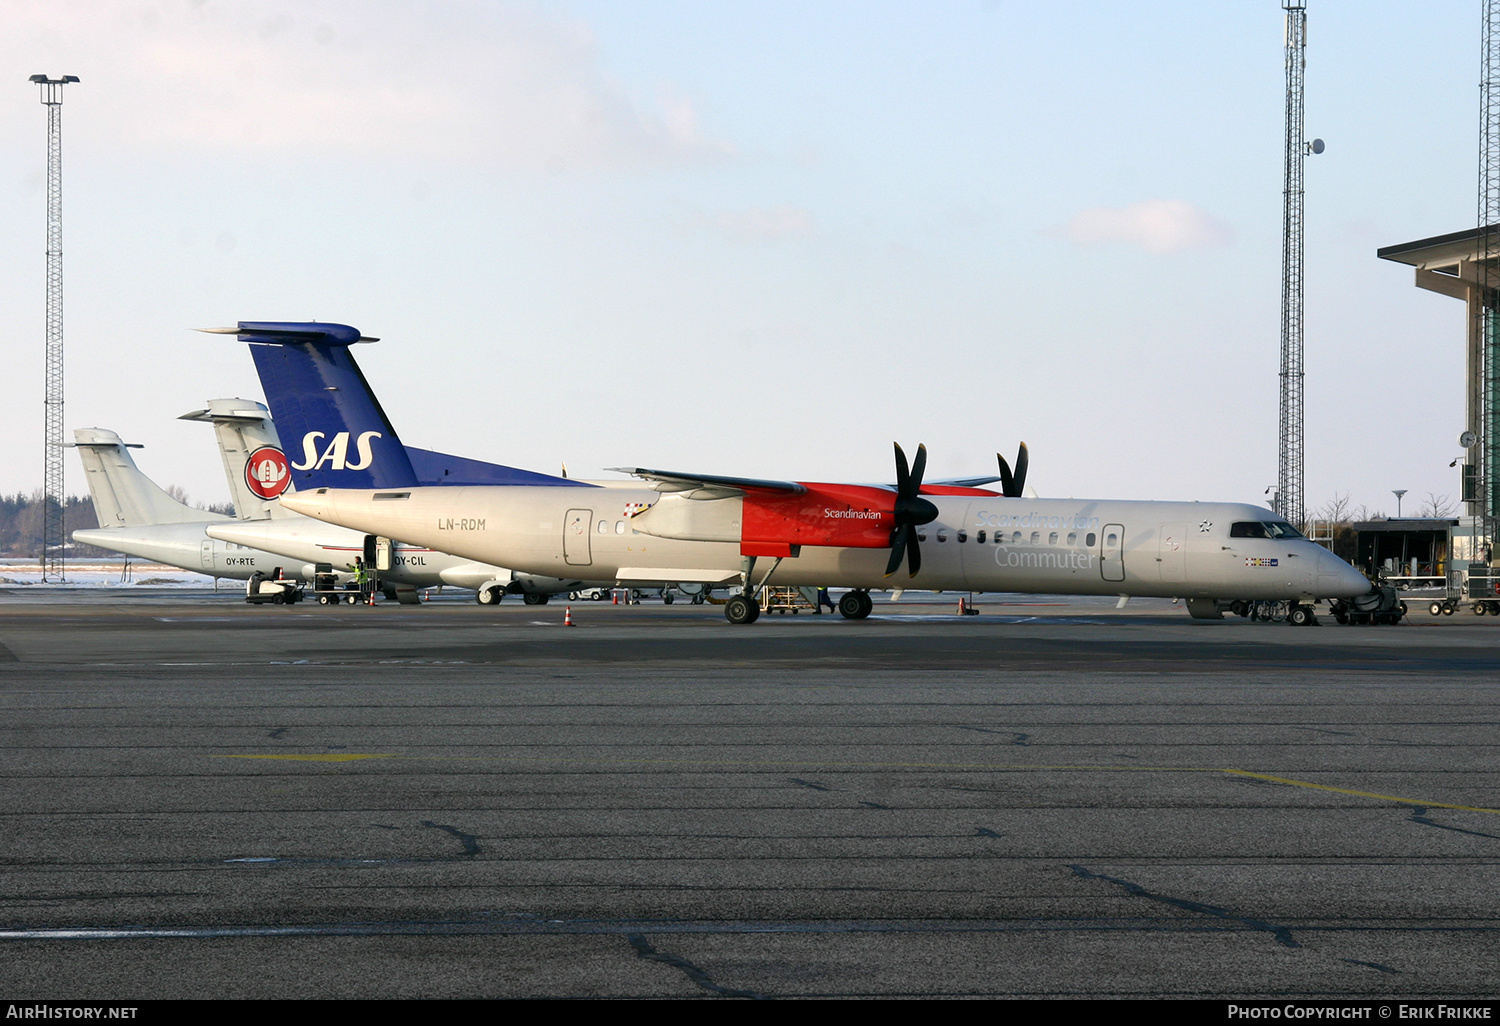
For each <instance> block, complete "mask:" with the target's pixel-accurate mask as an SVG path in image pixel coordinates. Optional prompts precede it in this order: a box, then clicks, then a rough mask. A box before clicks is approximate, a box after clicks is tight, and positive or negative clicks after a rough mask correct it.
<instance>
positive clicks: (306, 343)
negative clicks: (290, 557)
mask: <svg viewBox="0 0 1500 1026" xmlns="http://www.w3.org/2000/svg"><path fill="white" fill-rule="evenodd" d="M207 330H209V331H211V332H214V333H216V334H233V335H235V336H237V337H238V338H239V340H240V341H241V342H248V343H250V352H251V354H252V355H253V356H254V358H255V369H256V371H258V372H259V374H260V382H261V387H262V388H264V389H265V393H266V403H267V405H268V406H270V408H271V415H272V417H273V418H274V419H275V423H276V428H277V431H278V432H279V433H280V435H281V439H282V444H283V445H284V446H285V447H286V455H287V460H288V462H289V463H290V464H291V472H292V483H293V484H294V485H295V486H296V487H297V488H298V489H299V490H304V491H305V490H307V489H312V488H410V487H412V486H415V485H433V484H437V485H441V484H449V485H464V484H468V485H472V484H486V485H489V484H500V485H504V484H509V485H563V486H568V485H573V486H577V485H579V484H580V483H581V482H576V481H570V480H568V479H567V478H560V477H552V476H550V475H548V474H536V473H532V472H531V471H526V470H518V469H516V468H514V467H506V466H501V465H499V464H494V463H484V462H482V461H480V460H471V459H465V458H464V457H461V456H448V455H445V454H443V453H438V452H432V451H429V450H426V449H415V448H408V447H406V446H404V445H402V444H401V440H400V439H399V438H398V437H397V435H396V431H395V428H393V427H392V426H391V422H390V418H389V417H387V416H386V415H385V410H383V409H381V407H380V401H379V400H378V399H376V398H375V393H374V391H373V390H372V389H371V388H370V385H369V383H368V382H367V381H366V380H365V376H364V374H363V373H362V372H361V371H360V369H359V364H358V363H356V362H355V360H354V355H353V354H352V353H351V352H350V350H349V347H350V346H352V345H354V344H355V343H357V342H376V341H379V340H378V339H373V338H367V337H365V336H363V335H361V334H360V333H359V330H358V329H356V328H351V327H350V326H349V325H347V324H320V323H317V322H288V321H240V322H239V325H238V326H237V327H235V328H211V329H207Z"/></svg>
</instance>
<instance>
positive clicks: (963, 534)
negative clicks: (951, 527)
mask: <svg viewBox="0 0 1500 1026" xmlns="http://www.w3.org/2000/svg"><path fill="white" fill-rule="evenodd" d="M956 537H957V538H958V540H959V541H961V542H966V541H968V540H969V532H968V531H959V532H958V534H957V536H956Z"/></svg>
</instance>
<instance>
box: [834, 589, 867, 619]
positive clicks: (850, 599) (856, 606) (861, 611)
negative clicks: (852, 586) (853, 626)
mask: <svg viewBox="0 0 1500 1026" xmlns="http://www.w3.org/2000/svg"><path fill="white" fill-rule="evenodd" d="M874 608H875V603H874V602H873V601H871V599H870V593H869V592H867V591H851V592H848V593H846V594H845V595H844V596H843V597H842V598H840V599H839V613H841V614H842V615H843V617H844V619H846V620H863V619H864V618H865V617H867V616H869V615H870V610H871V609H874Z"/></svg>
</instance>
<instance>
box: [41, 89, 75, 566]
mask: <svg viewBox="0 0 1500 1026" xmlns="http://www.w3.org/2000/svg"><path fill="white" fill-rule="evenodd" d="M31 81H33V82H35V83H36V84H37V85H39V86H41V90H42V104H43V105H44V106H45V107H46V108H47V386H46V397H45V399H44V409H45V411H46V412H45V416H44V430H43V434H44V437H43V439H42V446H43V459H42V552H41V564H42V580H43V581H61V580H63V545H64V544H65V542H66V536H65V535H64V533H63V511H64V508H65V506H66V504H67V501H68V499H67V496H66V495H65V494H64V491H63V319H62V102H63V86H65V85H67V84H68V83H69V82H77V81H78V78H77V76H76V75H64V76H63V77H62V78H48V77H47V76H46V75H32V76H31Z"/></svg>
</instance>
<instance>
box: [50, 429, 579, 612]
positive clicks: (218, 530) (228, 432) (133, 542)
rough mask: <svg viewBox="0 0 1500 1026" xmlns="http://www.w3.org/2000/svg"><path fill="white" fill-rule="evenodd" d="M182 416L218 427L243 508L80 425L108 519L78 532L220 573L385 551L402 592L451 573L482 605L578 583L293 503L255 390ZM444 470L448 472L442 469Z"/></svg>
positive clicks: (373, 557)
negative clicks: (190, 490)
mask: <svg viewBox="0 0 1500 1026" xmlns="http://www.w3.org/2000/svg"><path fill="white" fill-rule="evenodd" d="M179 419H181V420H193V421H202V422H204V423H210V424H212V425H213V426H214V433H215V435H216V436H217V439H218V443H219V454H220V456H221V457H222V459H223V462H224V473H225V476H226V478H227V479H228V482H229V488H230V494H231V495H232V496H233V499H234V508H235V512H236V514H237V515H238V517H239V518H240V519H238V520H236V519H231V518H230V517H226V516H224V515H223V514H220V513H210V512H208V511H207V510H201V509H195V508H193V507H191V506H188V505H185V504H184V503H181V502H178V501H177V500H176V499H174V498H172V497H171V496H170V495H168V494H167V493H166V492H165V491H163V490H162V489H161V488H160V487H158V486H157V485H156V484H155V483H154V482H153V481H152V480H151V479H150V478H148V477H147V476H146V475H145V474H143V473H142V472H141V471H140V470H139V469H138V468H137V467H136V465H135V462H134V461H133V460H132V459H131V457H130V453H129V452H128V451H127V449H128V448H134V447H135V446H127V445H126V444H125V443H124V442H122V441H121V439H120V436H119V435H117V434H115V432H113V431H107V430H103V429H100V428H81V429H79V430H77V431H75V432H74V437H75V439H76V440H77V443H76V444H77V448H78V450H79V456H80V457H81V458H82V461H83V466H84V471H85V473H86V476H87V478H88V483H89V492H90V494H91V495H92V496H93V499H94V509H95V512H96V514H97V516H98V519H99V521H100V523H101V524H102V525H104V526H101V527H99V528H96V529H87V530H80V531H74V532H73V538H74V539H75V540H76V541H80V542H84V543H86V544H89V545H96V546H99V547H100V548H106V549H111V550H113V551H115V552H125V553H129V554H130V555H133V556H140V557H142V558H144V559H150V560H153V561H155V562H159V563H165V564H167V565H169V566H176V567H181V568H182V569H185V570H193V571H197V572H199V573H205V574H212V575H213V576H215V577H228V578H237V579H240V580H245V579H248V578H249V577H250V576H252V575H253V574H254V573H255V572H256V571H260V572H261V573H262V574H264V575H266V576H268V577H269V576H274V574H275V571H276V570H278V569H280V570H282V571H283V572H284V573H285V575H286V576H288V577H292V578H296V579H300V580H303V581H310V580H311V579H312V576H313V572H314V565H315V564H317V563H330V564H332V565H333V567H334V569H335V570H336V571H340V572H344V573H347V572H350V571H352V570H353V568H354V559H355V558H356V557H357V556H358V557H362V558H364V559H365V560H366V561H367V562H368V563H369V564H370V565H371V566H374V565H376V564H377V562H380V561H382V560H384V561H387V562H388V563H389V564H390V568H389V569H387V570H381V571H380V578H381V581H382V583H383V584H384V585H386V586H387V588H388V589H389V591H390V593H391V594H392V595H393V596H394V597H395V598H396V599H397V600H399V601H402V602H408V603H410V602H416V601H417V592H416V589H418V588H427V587H432V586H434V585H440V584H447V585H451V586H454V587H458V588H468V589H471V590H474V591H475V593H476V595H477V597H478V600H479V601H480V602H481V603H482V604H492V603H495V602H498V601H500V598H501V596H503V595H504V594H506V593H507V592H518V593H520V594H522V595H524V596H525V598H526V601H527V602H528V603H531V604H535V603H542V602H546V601H547V597H548V596H549V595H552V594H555V593H557V592H560V591H568V590H571V589H573V588H577V587H580V586H581V585H583V584H584V583H585V582H583V581H581V580H580V579H577V578H569V579H566V580H564V579H559V578H556V577H548V576H537V575H532V574H518V573H514V572H512V571H510V570H507V569H502V568H500V567H496V566H490V565H488V564H484V563H476V562H475V561H473V560H471V559H466V558H464V557H461V556H452V555H449V554H447V553H443V552H435V551H432V550H430V549H427V548H423V547H420V546H410V545H402V544H399V543H396V544H392V543H390V542H388V541H387V540H385V539H376V538H375V537H373V536H369V535H365V534H362V533H360V532H358V531H351V530H349V529H347V528H343V527H338V526H335V525H332V524H325V523H322V522H320V521H318V520H314V519H311V518H309V517H305V516H302V515H301V514H298V513H293V512H291V511H290V510H288V509H284V508H282V506H281V503H280V501H279V500H280V497H281V496H282V494H283V493H284V492H285V491H286V489H287V488H288V487H289V486H290V484H291V479H290V475H289V471H288V466H287V460H286V456H285V455H284V454H283V453H282V451H281V447H280V446H281V443H280V440H279V439H278V437H277V435H276V429H275V427H274V426H273V425H272V423H271V420H270V413H269V412H268V411H267V410H266V408H265V407H264V406H262V405H261V404H260V403H256V402H251V401H250V400H247V399H214V400H211V401H210V402H209V404H208V407H207V408H206V409H203V410H195V411H193V412H191V413H186V414H183V416H182V417H181V418H179ZM423 457H427V458H429V459H436V460H438V461H439V462H441V463H442V467H440V468H439V469H443V468H446V469H447V470H448V472H449V473H448V476H450V477H451V476H453V473H454V472H455V471H459V470H466V471H467V472H469V473H471V474H472V473H475V471H474V469H473V467H472V466H471V465H472V464H473V461H468V460H461V459H458V458H456V457H442V455H441V454H438V453H426V452H425V450H424V451H423V455H422V456H419V457H418V459H421V458H423ZM433 476H434V477H435V478H438V479H440V478H441V475H440V474H437V473H436V472H434V474H433Z"/></svg>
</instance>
